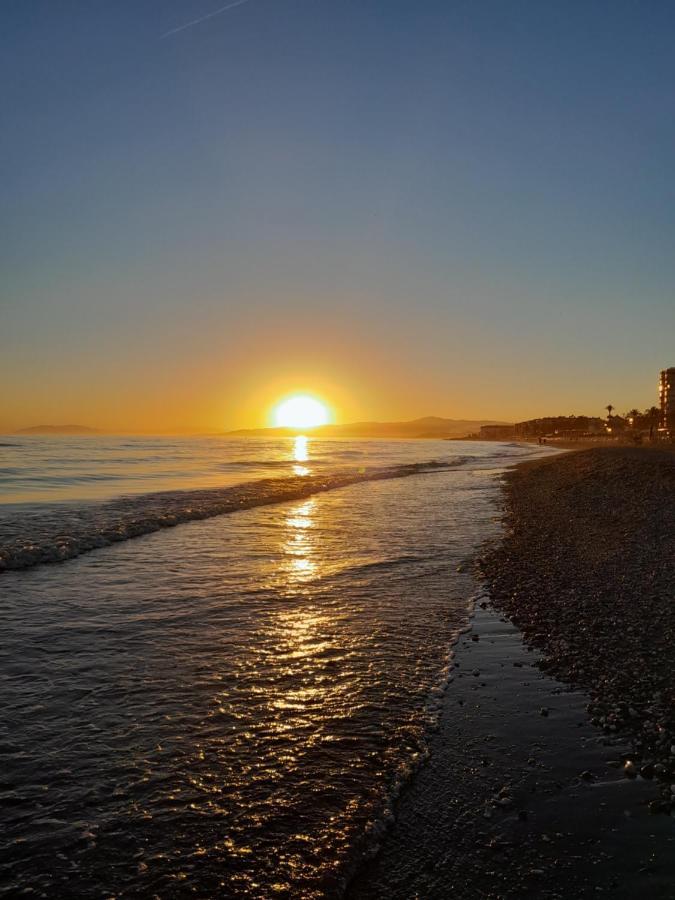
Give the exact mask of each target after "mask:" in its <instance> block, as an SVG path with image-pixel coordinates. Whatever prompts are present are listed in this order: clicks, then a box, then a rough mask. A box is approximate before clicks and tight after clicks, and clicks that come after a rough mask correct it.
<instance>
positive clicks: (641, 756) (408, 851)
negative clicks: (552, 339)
mask: <svg viewBox="0 0 675 900" xmlns="http://www.w3.org/2000/svg"><path fill="white" fill-rule="evenodd" d="M668 486H670V493H667V492H666V493H665V495H664V489H665V488H667V487H668ZM673 487H675V455H673V454H671V453H670V452H669V451H663V450H661V451H658V450H656V451H654V450H652V449H651V448H645V449H644V450H643V449H633V448H625V447H617V448H594V449H592V450H588V451H580V452H579V453H564V454H560V455H556V456H555V457H547V458H543V459H538V460H533V461H528V462H524V463H521V464H520V465H518V466H517V467H516V468H515V469H513V470H511V472H509V473H508V474H507V475H506V477H505V478H504V501H505V509H504V517H505V525H506V526H507V528H506V530H505V533H504V535H503V537H502V539H501V541H500V543H499V544H498V545H497V546H495V547H493V548H492V549H490V550H489V551H487V552H486V553H485V554H484V558H483V559H482V560H481V569H482V574H483V577H484V579H485V590H486V593H485V595H484V596H483V597H482V598H480V597H479V602H478V604H477V607H476V610H475V616H474V618H473V620H472V628H471V630H470V631H469V632H468V633H467V634H465V635H463V637H462V638H461V640H460V643H459V645H458V646H457V647H456V650H455V654H454V665H455V673H456V676H455V678H454V680H453V682H452V683H451V684H450V685H449V687H448V690H447V691H446V694H445V696H444V700H443V708H442V712H441V717H440V721H439V729H438V732H437V733H436V734H434V735H432V737H431V740H430V754H431V755H430V760H429V762H428V764H427V765H426V766H425V767H423V769H422V770H421V771H420V772H419V773H418V774H417V776H416V777H415V778H414V779H413V781H412V782H411V784H410V785H409V786H408V788H407V789H406V791H404V793H403V794H402V796H401V798H400V800H399V803H398V805H397V809H396V817H395V822H394V824H393V826H392V828H391V829H390V831H389V833H388V834H387V835H386V837H385V838H384V840H383V842H382V846H381V849H380V852H379V853H378V855H377V856H376V857H375V858H374V859H373V860H371V861H369V862H367V863H365V864H364V865H363V866H362V868H361V870H360V871H359V873H358V874H357V876H356V878H355V879H354V880H353V881H352V883H351V885H350V887H349V889H348V891H347V897H348V898H350V900H372V898H378V900H379V898H384V897H392V898H409V897H414V896H420V897H425V898H439V900H440V898H441V897H447V896H449V895H450V894H451V895H452V896H456V897H460V898H466V900H469V898H476V900H478V898H481V900H482V898H495V900H497V898H514V900H515V898H529V897H532V898H535V897H549V898H560V900H568V898H569V900H571V898H575V900H576V898H582V897H596V896H598V894H605V895H607V896H611V897H614V898H625V900H629V898H632V897H635V896H638V895H640V894H641V893H643V892H645V893H648V894H649V895H650V896H652V897H655V898H663V900H667V898H671V897H672V896H673V890H674V885H675V858H674V857H675V854H674V853H673V850H674V849H675V829H673V819H672V817H671V816H672V813H671V808H672V801H671V799H670V797H671V787H670V784H671V782H673V781H675V777H674V772H673V762H675V760H674V759H673V754H672V753H671V741H672V731H671V730H670V729H671V725H672V720H671V719H670V715H672V705H671V706H670V707H668V703H669V702H670V697H671V696H672V695H671V694H670V693H669V690H671V689H672V681H673V675H672V672H673V671H675V668H674V667H673V666H671V665H670V656H669V652H671V653H672V650H670V651H669V648H671V647H672V644H671V643H669V636H670V635H672V625H673V620H674V619H675V616H674V615H673V611H672V601H671V600H670V597H672V594H668V593H667V590H666V588H667V586H668V585H671V586H672V585H673V584H675V580H673V577H674V575H675V573H674V572H673V566H674V565H675V554H673V553H672V550H673V547H672V540H673V538H672V537H671V535H673V534H674V533H675V530H674V529H673V528H672V527H670V526H671V525H675V492H674V491H673ZM657 497H658V498H660V499H661V502H660V504H659V505H658V506H657V507H656V508H657V510H658V512H657V513H655V512H654V504H655V500H656V498H657ZM657 562H658V563H659V565H658V566H657ZM488 592H489V593H488ZM585 597H589V598H592V599H591V600H589V601H588V602H584V598H585ZM659 598H665V599H663V601H661V600H660V599H659ZM504 613H506V616H508V617H509V618H507V617H506V616H504ZM599 613H600V614H599ZM514 622H515V623H516V624H513V623H514ZM628 629H632V631H629V630H628ZM627 635H628V637H627ZM659 692H660V693H659ZM617 698H618V699H617ZM589 701H590V704H589ZM624 713H625V714H627V715H626V716H624ZM669 713H670V715H669ZM660 729H663V730H660ZM627 761H628V764H626V763H627ZM664 813H666V815H664ZM668 813H670V815H668Z"/></svg>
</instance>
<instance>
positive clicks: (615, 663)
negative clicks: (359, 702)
mask: <svg viewBox="0 0 675 900" xmlns="http://www.w3.org/2000/svg"><path fill="white" fill-rule="evenodd" d="M506 524H507V528H508V533H507V536H506V538H505V540H504V541H503V543H502V545H501V546H500V547H499V548H497V549H496V550H494V551H493V552H492V553H490V554H488V555H487V557H486V559H485V561H484V571H485V574H486V576H487V579H488V583H489V587H490V593H491V596H492V598H493V601H494V602H495V604H496V605H497V606H499V608H500V609H502V610H504V611H505V612H506V613H507V614H508V615H509V617H510V618H511V620H512V621H513V622H514V623H515V624H516V625H518V627H519V628H520V629H521V630H522V632H523V634H524V635H525V638H526V640H527V641H529V642H530V643H532V644H533V645H534V646H536V647H537V648H539V649H541V650H542V651H543V653H544V656H545V659H544V662H543V664H544V665H545V666H546V667H547V669H548V671H550V672H552V673H553V674H555V675H556V676H557V677H559V678H561V679H562V680H563V681H566V682H568V683H570V684H574V685H578V686H580V687H582V688H583V689H584V690H586V691H588V693H589V694H590V697H591V701H592V702H591V706H590V712H591V714H592V716H593V717H594V722H595V724H597V725H599V726H600V727H602V728H604V729H605V730H606V731H607V732H608V733H614V732H620V733H625V734H627V735H628V736H629V737H630V739H631V742H632V744H633V747H634V750H635V753H636V755H638V756H639V758H640V760H641V764H642V765H643V766H654V767H656V774H657V775H660V776H661V777H662V779H663V781H664V783H665V782H668V786H667V787H668V789H667V790H665V789H664V802H665V804H666V807H664V808H665V809H666V810H667V811H669V809H668V807H669V795H670V782H675V454H674V453H672V452H669V451H663V450H655V449H640V448H634V449H631V448H619V447H617V448H609V447H607V448H597V449H593V450H585V451H581V452H579V453H572V454H565V455H564V456H560V457H555V458H553V459H547V460H537V461H536V462H533V463H529V464H527V465H525V466H520V467H519V468H518V469H516V470H515V471H514V472H513V473H511V474H510V475H509V476H508V477H507V479H506ZM645 773H646V774H648V773H649V769H645Z"/></svg>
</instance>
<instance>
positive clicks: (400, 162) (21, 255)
mask: <svg viewBox="0 0 675 900" xmlns="http://www.w3.org/2000/svg"><path fill="white" fill-rule="evenodd" d="M222 5H223V4H222V3H219V2H217V0H216V2H205V0H192V2H178V0H162V2H160V0H136V2H122V0H114V2H113V0H95V2H93V0H92V2H84V0H81V2H67V0H63V2H59V3H53V2H46V0H43V2H37V0H36V2H34V0H6V2H5V3H4V4H3V9H2V12H1V13H0V15H1V16H2V25H3V27H2V29H1V32H0V42H1V44H2V52H1V53H0V76H1V78H2V84H3V91H2V94H1V95H0V114H1V116H2V123H3V128H2V135H3V137H2V141H1V145H0V160H1V164H2V170H3V173H4V178H3V203H2V214H1V227H2V242H1V245H0V263H1V265H2V272H3V283H2V288H1V291H2V293H1V296H0V350H1V353H0V376H1V377H2V379H3V383H12V384H13V385H14V389H13V390H12V391H11V392H9V393H6V395H5V397H4V398H3V399H2V400H0V427H2V426H4V427H20V426H21V425H24V424H31V423H34V422H35V421H36V419H39V420H40V421H44V420H45V418H46V417H47V418H48V419H49V420H50V421H64V420H77V421H82V419H86V420H87V421H86V422H85V423H84V424H94V425H100V426H104V427H106V426H109V427H129V428H143V427H149V428H193V427H194V428H198V427H209V428H210V427H215V426H216V425H218V424H219V423H221V422H222V424H223V427H225V426H228V425H232V426H233V427H234V426H239V425H249V424H257V423H259V422H260V421H261V419H262V418H264V415H265V410H266V409H267V406H268V404H269V403H270V402H272V400H273V399H274V395H276V394H277V393H278V392H288V391H289V390H293V389H295V387H296V386H297V387H302V388H303V389H313V388H316V390H318V391H319V392H320V393H321V392H323V393H326V392H327V393H328V394H329V395H330V396H328V397H327V399H328V400H330V401H332V402H334V404H335V406H336V408H337V410H338V412H339V414H340V415H341V416H342V417H343V418H347V419H352V418H381V419H382V418H403V417H413V416H415V415H423V414H431V413H435V414H440V415H449V416H453V415H454V416H457V417H459V416H467V415H475V416H476V417H479V416H499V417H502V418H524V417H527V416H530V415H536V414H545V413H561V414H564V413H568V412H573V411H576V412H585V413H600V412H601V409H602V406H604V405H605V403H608V402H610V401H611V402H612V403H614V404H615V405H616V406H618V407H619V408H620V409H623V408H624V407H625V408H626V409H627V408H629V407H631V406H633V405H638V406H645V405H650V404H651V403H653V402H655V383H656V376H657V373H658V369H660V368H661V367H663V366H666V365H675V341H674V339H673V335H675V300H674V288H675V263H674V262H673V258H674V254H673V246H674V240H673V238H674V237H675V228H674V221H673V219H674V217H675V205H674V203H673V193H674V187H673V183H674V182H673V178H672V160H673V159H674V158H675V146H674V144H675V115H674V113H675V110H674V109H673V106H674V105H675V90H674V88H675V55H674V54H673V53H672V37H673V34H674V33H675V28H674V26H675V7H674V6H673V5H672V4H668V3H650V4H645V3H621V2H617V3H593V2H591V3H588V2H587V3H574V2H571V3H564V4H562V3H552V2H551V3H549V2H539V3H535V2H527V3H525V2H521V3H519V2H513V3H503V2H501V3H493V2H484V3H476V2H472V3H461V2H458V3H454V2H424V3H422V2H416V3H403V2H398V0H387V2H384V0H371V2H369V0H361V2H349V0H345V2H324V0H311V2H310V0H249V2H247V3H244V4H242V5H240V6H238V7H236V8H233V9H230V10H228V11H225V12H223V13H221V14H219V15H216V16H213V17H212V18H210V19H208V20H206V21H204V22H201V23H199V24H196V25H194V26H191V27H189V28H185V29H183V30H182V31H179V32H176V33H173V34H169V35H167V36H166V37H162V35H164V34H165V33H166V32H167V31H170V30H171V29H174V28H177V27H180V26H181V25H182V24H185V23H187V22H189V21H191V20H193V19H197V18H199V17H201V16H205V15H208V14H209V13H211V12H213V11H215V10H217V9H218V8H219V7H220V6H222Z"/></svg>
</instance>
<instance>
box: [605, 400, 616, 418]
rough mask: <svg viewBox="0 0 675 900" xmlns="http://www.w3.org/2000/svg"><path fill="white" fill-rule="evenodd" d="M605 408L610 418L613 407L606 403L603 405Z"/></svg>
mask: <svg viewBox="0 0 675 900" xmlns="http://www.w3.org/2000/svg"><path fill="white" fill-rule="evenodd" d="M605 409H606V410H607V418H608V419H611V418H612V410H613V409H614V407H613V406H612V404H611V403H608V404H607V406H606V407H605Z"/></svg>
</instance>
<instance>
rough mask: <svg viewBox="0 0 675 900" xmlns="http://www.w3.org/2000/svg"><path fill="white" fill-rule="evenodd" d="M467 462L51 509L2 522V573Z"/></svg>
mask: <svg viewBox="0 0 675 900" xmlns="http://www.w3.org/2000/svg"><path fill="white" fill-rule="evenodd" d="M465 462H466V458H465V457H459V458H456V459H453V460H450V461H448V462H438V461H436V460H430V461H427V462H424V463H410V464H405V465H398V466H389V467H381V468H377V469H371V470H370V471H365V472H354V471H350V472H335V473H332V474H321V475H307V476H304V477H303V476H288V477H285V478H265V479H262V480H260V481H252V482H247V483H244V484H239V485H235V486H233V487H225V488H210V489H208V488H207V489H200V490H191V491H173V492H163V493H153V494H143V495H139V496H127V497H121V498H119V499H117V500H111V501H108V502H106V503H101V504H88V505H84V506H76V505H72V506H71V505H68V504H54V505H52V506H50V507H47V508H45V509H44V510H41V511H40V512H39V513H38V514H36V513H31V514H30V515H29V516H28V517H27V518H26V519H25V520H24V521H23V522H22V521H18V522H17V521H12V522H9V521H6V522H2V523H0V572H3V571H7V570H9V569H27V568H30V567H32V566H37V565H40V564H44V563H56V562H64V561H65V560H68V559H73V558H74V557H76V556H80V555H81V554H82V553H87V552H88V551H90V550H95V549H98V548H100V547H105V546H109V545H110V544H113V543H117V542H119V541H125V540H129V539H130V538H134V537H140V536H141V535H144V534H150V533H152V532H155V531H160V530H161V529H163V528H171V527H173V526H175V525H180V524H182V523H184V522H191V521H196V520H199V519H207V518H211V517H213V516H220V515H224V514H226V513H232V512H236V511H237V510H241V509H251V508H252V507H255V506H264V505H268V504H272V503H282V502H285V501H292V500H301V499H303V498H304V497H308V496H310V495H311V494H317V493H321V492H323V491H331V490H336V489H337V488H343V487H348V486H349V485H352V484H358V483H360V482H364V481H378V480H383V479H390V478H405V477H408V476H411V475H421V474H427V473H430V472H437V471H443V470H447V469H452V468H456V467H458V466H461V465H463V464H464V463H465Z"/></svg>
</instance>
